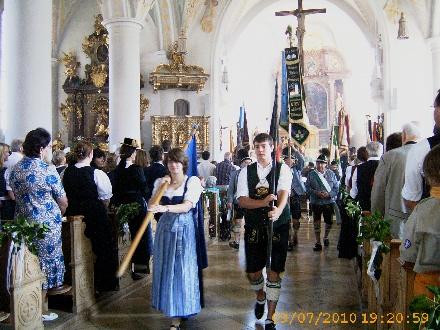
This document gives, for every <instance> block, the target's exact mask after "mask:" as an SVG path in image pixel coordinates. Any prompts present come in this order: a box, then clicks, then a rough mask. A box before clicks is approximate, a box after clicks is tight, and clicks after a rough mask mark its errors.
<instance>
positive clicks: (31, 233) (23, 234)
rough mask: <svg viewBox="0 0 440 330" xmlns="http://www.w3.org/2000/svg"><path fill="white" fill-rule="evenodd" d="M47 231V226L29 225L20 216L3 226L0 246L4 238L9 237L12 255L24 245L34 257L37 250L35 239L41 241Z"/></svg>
mask: <svg viewBox="0 0 440 330" xmlns="http://www.w3.org/2000/svg"><path fill="white" fill-rule="evenodd" d="M49 231H50V227H49V226H48V225H46V224H41V223H36V222H31V223H29V222H27V221H26V218H25V217H24V216H20V217H19V218H17V219H16V220H15V221H14V222H7V223H5V224H4V225H3V233H0V246H2V243H3V239H4V237H5V236H6V235H9V236H10V237H11V239H12V241H13V242H14V248H13V251H12V253H14V254H17V253H18V251H20V249H21V244H22V243H24V244H26V246H27V247H28V249H29V251H31V252H32V253H33V254H35V255H36V254H37V253H38V248H37V247H36V246H35V242H34V241H35V239H37V238H38V239H43V238H44V237H46V233H47V232H49Z"/></svg>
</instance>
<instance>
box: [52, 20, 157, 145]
mask: <svg viewBox="0 0 440 330" xmlns="http://www.w3.org/2000/svg"><path fill="white" fill-rule="evenodd" d="M94 28H95V32H93V33H92V34H91V35H89V36H86V37H85V38H84V43H83V44H82V48H83V51H84V53H85V54H86V55H87V57H89V58H90V64H86V65H85V70H84V73H85V78H84V79H80V78H79V76H78V69H79V67H80V66H81V63H80V62H79V61H77V58H76V54H74V53H73V52H69V53H68V54H66V53H63V54H64V57H63V58H61V59H59V60H58V61H59V62H62V63H63V64H64V65H65V67H66V71H64V74H65V75H66V76H67V78H66V80H65V82H64V84H63V90H64V91H65V92H66V94H67V98H66V100H65V102H64V103H61V105H60V113H61V115H62V116H63V121H64V124H65V126H66V128H67V139H68V141H73V140H75V139H76V138H78V137H80V136H81V137H85V138H90V139H93V141H94V142H95V143H96V144H98V145H99V146H100V148H102V149H103V150H106V151H107V150H108V136H109V133H110V132H109V128H108V126H109V94H108V91H109V81H108V76H109V71H108V70H109V58H108V46H109V39H108V32H107V30H106V29H105V27H104V26H103V25H102V16H101V15H100V14H99V15H98V16H96V17H95V24H94ZM143 86H144V82H143V81H142V77H141V79H140V86H139V88H142V87H143ZM148 106H149V100H148V99H146V98H145V97H144V95H142V94H140V116H139V122H141V121H142V120H143V119H144V117H145V112H146V111H147V110H148ZM58 135H59V136H60V135H61V134H60V133H59V134H58Z"/></svg>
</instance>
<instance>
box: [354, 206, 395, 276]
mask: <svg viewBox="0 0 440 330" xmlns="http://www.w3.org/2000/svg"><path fill="white" fill-rule="evenodd" d="M390 227H391V219H385V218H384V217H383V216H382V214H381V213H380V212H379V211H376V212H374V213H373V214H372V215H371V216H370V217H364V218H363V219H362V226H361V230H360V233H359V234H360V235H359V236H358V237H357V242H358V243H359V244H362V241H363V240H373V241H380V242H381V243H382V245H380V246H379V248H378V249H377V253H376V256H375V258H374V262H373V267H374V277H375V278H376V279H377V280H379V279H380V275H381V274H382V270H381V269H380V266H381V265H382V261H383V254H387V253H389V252H390V251H391V248H390V247H389V246H388V245H387V244H385V241H386V240H387V239H389V238H391V230H390ZM368 257H369V258H370V257H371V255H369V256H368Z"/></svg>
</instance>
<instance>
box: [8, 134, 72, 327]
mask: <svg viewBox="0 0 440 330" xmlns="http://www.w3.org/2000/svg"><path fill="white" fill-rule="evenodd" d="M50 140H51V137H50V134H49V132H48V131H46V130H45V129H44V128H37V129H35V130H32V131H30V132H29V133H28V134H27V135H26V138H25V141H24V143H23V153H24V157H23V159H22V160H20V161H19V162H18V163H17V164H16V165H15V166H14V167H13V168H12V170H11V173H10V176H9V186H10V187H11V189H12V191H13V192H14V195H15V198H16V209H15V218H18V217H20V216H24V217H25V218H26V220H27V221H28V222H37V223H42V224H46V225H48V226H49V227H50V231H49V232H47V233H46V236H45V238H43V239H36V240H35V243H36V246H37V248H38V255H37V256H38V259H39V261H40V266H41V270H42V271H43V273H44V274H45V275H46V278H45V280H44V282H43V287H42V290H43V294H42V298H43V304H42V306H43V321H51V320H54V319H56V318H57V317H58V315H57V314H55V313H49V311H47V310H46V309H45V307H44V306H45V304H44V302H45V300H46V293H47V290H48V289H56V288H60V287H62V286H63V281H64V272H65V266H64V256H63V250H62V245H61V221H62V214H64V212H65V211H66V208H67V197H66V193H65V192H64V188H63V186H62V184H61V180H60V176H59V175H58V173H57V171H56V169H55V167H54V166H51V165H49V164H47V163H46V162H45V161H44V159H46V157H47V156H48V155H50V153H51V152H52V150H51V144H50Z"/></svg>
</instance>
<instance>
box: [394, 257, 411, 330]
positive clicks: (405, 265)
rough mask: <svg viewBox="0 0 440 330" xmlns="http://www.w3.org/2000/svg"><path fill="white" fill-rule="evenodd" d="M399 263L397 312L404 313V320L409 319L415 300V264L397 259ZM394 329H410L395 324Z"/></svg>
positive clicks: (403, 325)
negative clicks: (410, 309)
mask: <svg viewBox="0 0 440 330" xmlns="http://www.w3.org/2000/svg"><path fill="white" fill-rule="evenodd" d="M397 262H398V263H399V265H400V267H399V271H398V276H399V277H398V287H397V299H396V307H395V311H396V312H399V313H402V317H403V319H404V320H406V319H407V317H409V315H410V314H409V308H408V306H409V303H410V302H411V301H412V299H413V298H414V278H415V273H414V264H413V263H411V262H404V261H402V260H401V259H400V258H397ZM393 329H396V330H402V329H410V326H409V324H404V323H402V324H395V326H394V327H393Z"/></svg>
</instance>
